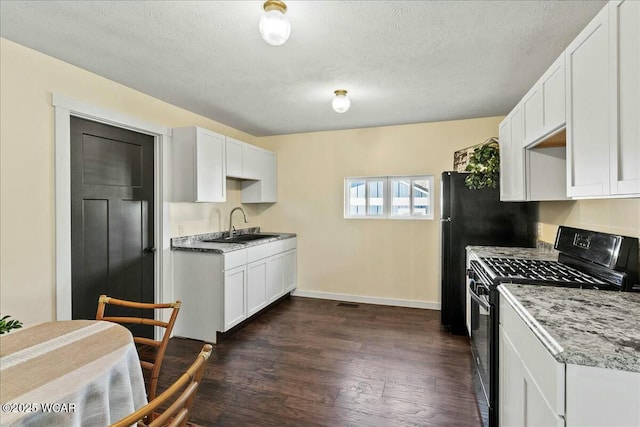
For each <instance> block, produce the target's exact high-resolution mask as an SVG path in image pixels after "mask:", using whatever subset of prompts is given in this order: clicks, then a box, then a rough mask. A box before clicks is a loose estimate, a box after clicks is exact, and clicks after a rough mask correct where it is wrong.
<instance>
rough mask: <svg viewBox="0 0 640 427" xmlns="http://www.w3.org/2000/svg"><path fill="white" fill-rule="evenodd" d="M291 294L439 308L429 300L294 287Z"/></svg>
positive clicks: (430, 308)
mask: <svg viewBox="0 0 640 427" xmlns="http://www.w3.org/2000/svg"><path fill="white" fill-rule="evenodd" d="M291 295H293V296H296V297H307V298H318V299H330V300H336V301H346V302H358V303H362V304H378V305H393V306H396V307H409V308H423V309H427V310H440V303H439V302H431V301H417V300H403V299H396V298H380V297H367V296H362V295H350V294H338V293H331V292H320V291H307V290H304V289H296V290H294V291H293V292H292V293H291Z"/></svg>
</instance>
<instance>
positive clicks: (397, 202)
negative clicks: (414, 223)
mask: <svg viewBox="0 0 640 427" xmlns="http://www.w3.org/2000/svg"><path fill="white" fill-rule="evenodd" d="M410 192H411V182H410V181H409V180H406V179H394V180H391V215H393V216H410V215H411V205H410V199H409V197H410Z"/></svg>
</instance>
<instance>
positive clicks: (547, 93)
mask: <svg viewBox="0 0 640 427" xmlns="http://www.w3.org/2000/svg"><path fill="white" fill-rule="evenodd" d="M564 82H565V71H564V52H563V53H562V55H560V57H559V58H558V59H556V60H555V62H554V63H553V64H551V66H550V67H549V69H548V70H547V71H546V72H545V73H544V74H543V75H542V77H540V79H539V80H538V81H537V82H536V84H535V85H534V86H533V87H532V88H531V90H530V91H529V92H528V93H527V94H526V95H525V96H524V98H523V100H522V109H523V110H524V144H525V145H529V144H532V143H535V142H537V141H540V140H543V139H545V138H546V137H547V136H549V135H551V134H553V133H554V132H556V131H558V130H559V129H561V128H563V127H564V126H565V123H566V121H565V84H564Z"/></svg>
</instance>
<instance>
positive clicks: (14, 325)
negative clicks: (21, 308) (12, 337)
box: [0, 315, 22, 335]
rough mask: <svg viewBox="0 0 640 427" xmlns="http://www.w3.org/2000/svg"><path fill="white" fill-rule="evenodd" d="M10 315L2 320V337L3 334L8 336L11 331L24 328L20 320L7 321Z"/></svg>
mask: <svg viewBox="0 0 640 427" xmlns="http://www.w3.org/2000/svg"><path fill="white" fill-rule="evenodd" d="M9 317H11V316H9V315H7V316H2V319H0V335H2V334H6V333H8V332H9V331H11V330H12V329H20V328H22V322H21V321H19V320H16V319H14V320H7V319H9Z"/></svg>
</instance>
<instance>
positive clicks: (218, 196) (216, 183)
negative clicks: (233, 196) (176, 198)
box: [195, 128, 227, 202]
mask: <svg viewBox="0 0 640 427" xmlns="http://www.w3.org/2000/svg"><path fill="white" fill-rule="evenodd" d="M225 162H226V157H225V140H224V137H223V136H222V135H219V134H216V133H213V132H208V131H206V130H204V129H200V128H198V129H197V130H196V183H195V184H196V200H195V201H196V202H224V201H226V199H227V180H226V177H227V174H226V166H225Z"/></svg>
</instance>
